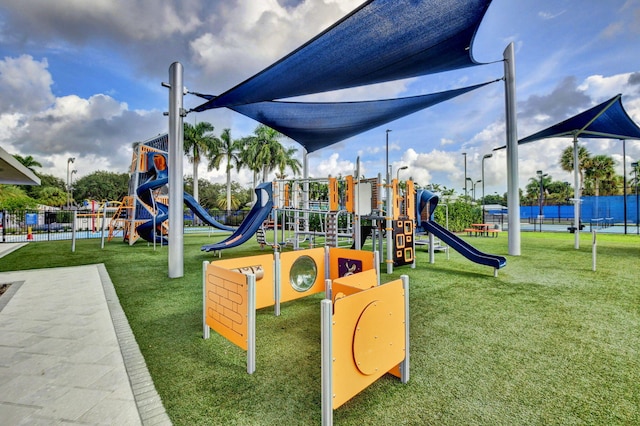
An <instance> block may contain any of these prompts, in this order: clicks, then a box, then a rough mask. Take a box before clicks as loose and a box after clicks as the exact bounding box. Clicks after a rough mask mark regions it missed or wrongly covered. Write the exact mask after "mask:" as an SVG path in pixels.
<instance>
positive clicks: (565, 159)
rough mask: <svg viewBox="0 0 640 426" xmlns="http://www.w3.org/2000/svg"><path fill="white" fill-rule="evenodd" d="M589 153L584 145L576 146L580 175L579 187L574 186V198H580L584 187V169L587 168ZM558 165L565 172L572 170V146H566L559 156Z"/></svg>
mask: <svg viewBox="0 0 640 426" xmlns="http://www.w3.org/2000/svg"><path fill="white" fill-rule="evenodd" d="M589 158H591V153H590V152H589V151H588V150H587V148H585V147H584V146H582V145H580V146H578V174H579V175H580V188H575V193H574V198H580V194H581V190H582V188H584V170H585V169H586V168H587V165H588V162H589ZM560 167H562V170H564V171H565V172H573V146H568V147H567V148H565V149H564V150H563V151H562V154H561V156H560Z"/></svg>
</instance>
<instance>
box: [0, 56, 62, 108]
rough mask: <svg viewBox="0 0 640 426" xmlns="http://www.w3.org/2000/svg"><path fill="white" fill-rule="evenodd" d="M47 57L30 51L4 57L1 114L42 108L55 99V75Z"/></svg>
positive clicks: (0, 73)
mask: <svg viewBox="0 0 640 426" xmlns="http://www.w3.org/2000/svg"><path fill="white" fill-rule="evenodd" d="M48 66H49V64H48V62H47V59H46V58H44V59H42V60H41V61H38V60H35V59H34V58H33V57H32V56H30V55H21V56H19V57H16V58H11V57H5V58H4V60H0V114H2V113H5V112H10V113H11V112H16V111H20V112H23V113H24V112H33V111H38V110H40V109H42V108H44V107H46V106H48V105H50V104H51V103H52V102H53V99H54V96H53V94H52V93H51V85H52V84H53V79H52V77H51V74H50V73H49V71H48V69H47V68H48Z"/></svg>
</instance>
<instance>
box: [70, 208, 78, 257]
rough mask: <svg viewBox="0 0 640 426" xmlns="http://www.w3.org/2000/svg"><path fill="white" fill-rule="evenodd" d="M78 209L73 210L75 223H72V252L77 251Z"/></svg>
mask: <svg viewBox="0 0 640 426" xmlns="http://www.w3.org/2000/svg"><path fill="white" fill-rule="evenodd" d="M77 221H78V210H74V211H73V224H72V225H71V253H75V252H76V232H77V229H78V225H77V223H76V222H77Z"/></svg>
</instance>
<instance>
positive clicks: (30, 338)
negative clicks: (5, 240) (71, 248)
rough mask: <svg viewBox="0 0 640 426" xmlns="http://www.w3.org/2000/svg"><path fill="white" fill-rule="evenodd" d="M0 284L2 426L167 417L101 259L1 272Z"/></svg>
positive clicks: (108, 422)
mask: <svg viewBox="0 0 640 426" xmlns="http://www.w3.org/2000/svg"><path fill="white" fill-rule="evenodd" d="M6 246H7V245H6V244H0V249H2V251H0V256H2V255H3V252H7V251H8V250H9V249H7V247H6ZM18 248H19V247H18ZM3 283H12V285H11V286H10V287H9V290H8V291H7V292H6V293H5V294H4V295H2V296H0V423H1V424H2V425H20V424H29V425H39V424H42V425H45V424H46V425H53V424H83V425H140V424H145V425H156V424H159V425H170V424H171V422H170V420H169V417H168V416H167V414H166V412H165V410H164V407H163V406H162V402H161V401H160V398H159V396H158V394H157V393H156V390H155V387H154V385H153V381H152V380H151V377H150V375H149V372H148V370H147V367H146V364H145V362H144V359H143V358H142V355H141V353H140V350H139V348H138V345H137V343H136V341H135V338H134V336H133V333H132V332H131V328H130V327H129V324H128V322H127V319H126V317H125V315H124V312H123V311H122V308H121V306H120V303H119V301H118V297H117V295H116V293H115V290H114V288H113V284H112V282H111V280H110V278H109V275H108V274H107V271H106V269H105V267H104V265H102V264H100V265H87V266H78V267H69V268H52V269H39V270H32V271H15V272H3V273H0V284H3Z"/></svg>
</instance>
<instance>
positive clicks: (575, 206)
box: [573, 134, 582, 250]
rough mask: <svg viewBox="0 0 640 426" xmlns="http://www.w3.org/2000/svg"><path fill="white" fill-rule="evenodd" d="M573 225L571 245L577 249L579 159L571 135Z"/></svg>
mask: <svg viewBox="0 0 640 426" xmlns="http://www.w3.org/2000/svg"><path fill="white" fill-rule="evenodd" d="M573 185H574V186H573V188H574V190H573V226H574V227H575V231H574V234H575V235H574V237H573V240H574V243H573V247H574V248H575V249H576V250H578V249H579V248H580V198H581V195H582V188H580V161H579V158H578V137H577V136H576V135H575V134H574V135H573Z"/></svg>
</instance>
